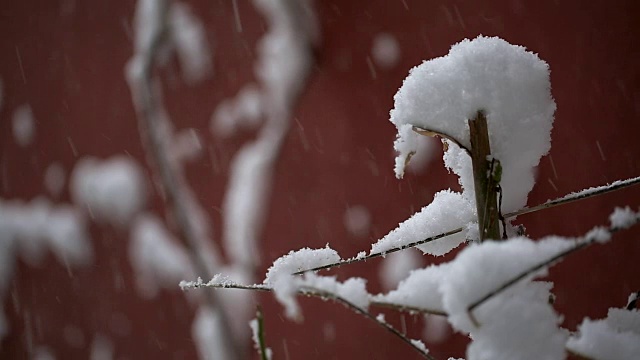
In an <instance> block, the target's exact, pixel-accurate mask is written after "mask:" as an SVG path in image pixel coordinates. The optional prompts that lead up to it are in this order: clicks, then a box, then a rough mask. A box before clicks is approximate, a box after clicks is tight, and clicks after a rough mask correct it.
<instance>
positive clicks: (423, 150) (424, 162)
mask: <svg viewBox="0 0 640 360" xmlns="http://www.w3.org/2000/svg"><path fill="white" fill-rule="evenodd" d="M440 145H441V144H440V141H439V140H437V139H434V138H431V137H428V136H421V137H419V138H418V139H416V153H415V154H413V156H412V157H411V162H409V165H408V168H407V170H409V172H410V173H412V174H417V175H422V174H426V173H427V171H428V169H429V165H430V164H431V162H432V161H433V160H434V159H435V157H436V154H437V152H438V148H439V146H440Z"/></svg>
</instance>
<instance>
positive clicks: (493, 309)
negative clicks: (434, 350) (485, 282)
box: [467, 275, 567, 360]
mask: <svg viewBox="0 0 640 360" xmlns="http://www.w3.org/2000/svg"><path fill="white" fill-rule="evenodd" d="M488 276H490V275H488ZM550 288H551V284H550V283H540V282H532V283H526V284H524V285H523V286H520V287H519V289H518V290H517V291H513V292H511V294H509V295H508V296H501V295H499V296H497V298H494V299H493V300H491V301H490V303H488V304H487V305H485V306H486V307H485V308H484V310H483V311H480V312H481V313H482V312H484V311H486V312H485V314H486V316H483V320H480V323H481V326H480V327H479V328H477V329H476V330H474V331H472V332H471V335H470V336H471V337H472V338H473V342H472V343H471V344H470V345H469V346H468V348H467V359H468V360H490V359H491V360H511V359H520V360H534V359H564V358H565V357H566V354H565V348H564V345H565V341H566V338H567V333H566V332H565V331H564V330H562V329H559V325H560V323H561V320H562V319H561V317H560V316H559V315H557V314H556V313H555V312H554V310H553V308H552V307H551V305H549V294H550V293H549V290H550ZM476 313H478V311H476Z"/></svg>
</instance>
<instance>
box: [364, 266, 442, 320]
mask: <svg viewBox="0 0 640 360" xmlns="http://www.w3.org/2000/svg"><path fill="white" fill-rule="evenodd" d="M449 267H450V265H449V264H442V265H431V266H428V267H426V268H423V269H417V270H413V271H411V273H410V274H409V276H408V277H407V278H405V279H404V280H402V281H401V282H400V284H398V287H397V289H396V290H392V291H390V292H389V293H387V294H385V295H376V296H375V297H374V300H375V301H384V302H390V303H394V304H397V305H400V306H406V307H411V308H419V309H425V310H429V311H433V312H439V313H444V312H445V309H444V305H443V303H442V294H441V292H440V285H441V283H442V282H443V281H445V278H446V276H447V273H448V271H449Z"/></svg>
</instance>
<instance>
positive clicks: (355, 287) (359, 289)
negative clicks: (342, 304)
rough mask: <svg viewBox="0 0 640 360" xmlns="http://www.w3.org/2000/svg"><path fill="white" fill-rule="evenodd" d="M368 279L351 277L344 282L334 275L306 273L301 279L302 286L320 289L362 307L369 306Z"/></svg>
mask: <svg viewBox="0 0 640 360" xmlns="http://www.w3.org/2000/svg"><path fill="white" fill-rule="evenodd" d="M366 286H367V281H366V280H365V279H362V278H349V279H347V280H345V281H344V282H340V281H337V280H336V278H335V277H333V276H317V275H315V274H305V275H304V279H303V280H302V281H300V287H302V288H311V289H313V290H320V291H324V292H327V293H329V294H332V295H335V296H338V297H339V298H341V299H344V300H347V301H348V302H350V303H351V304H353V305H355V306H357V307H358V308H360V309H363V310H366V309H367V308H368V307H369V293H368V292H367V288H366Z"/></svg>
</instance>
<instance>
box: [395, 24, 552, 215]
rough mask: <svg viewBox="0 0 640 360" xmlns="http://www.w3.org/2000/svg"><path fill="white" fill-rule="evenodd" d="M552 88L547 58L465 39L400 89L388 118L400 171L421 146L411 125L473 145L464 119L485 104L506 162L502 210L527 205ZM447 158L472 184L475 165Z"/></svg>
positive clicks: (545, 135)
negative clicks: (460, 164) (395, 132)
mask: <svg viewBox="0 0 640 360" xmlns="http://www.w3.org/2000/svg"><path fill="white" fill-rule="evenodd" d="M550 89H551V85H550V81H549V66H548V65H547V63H545V62H544V61H542V60H540V58H539V57H538V56H537V55H536V54H533V53H531V52H528V51H526V49H525V48H524V47H521V46H516V45H511V44H509V43H508V42H506V41H504V40H502V39H500V38H496V37H484V36H479V37H478V38H476V39H473V40H467V39H465V40H463V41H461V42H460V43H458V44H456V45H454V46H453V47H451V50H450V51H449V54H448V55H446V56H443V57H439V58H435V59H432V60H429V61H426V62H424V63H422V64H421V65H418V66H416V67H415V68H413V69H411V71H410V73H409V76H408V77H407V78H406V79H405V80H404V83H403V84H402V87H401V88H400V90H399V91H398V93H397V94H396V95H395V97H394V100H395V107H394V109H393V110H392V111H391V122H392V123H393V124H394V125H396V127H397V128H398V139H397V140H396V142H395V149H396V151H398V153H399V155H398V157H397V158H396V176H397V177H399V178H401V177H402V176H403V174H404V167H405V164H406V162H407V157H408V156H410V155H411V154H412V153H414V152H415V151H416V147H417V137H418V136H420V135H418V134H416V133H414V132H413V131H412V130H411V129H412V127H413V126H418V127H421V128H424V129H429V130H433V131H437V132H439V133H444V134H447V135H449V136H451V137H454V138H455V139H457V140H458V141H459V142H460V143H461V144H462V145H464V146H466V147H469V146H470V140H469V128H468V123H467V120H468V119H473V118H474V117H475V116H476V114H477V112H478V111H480V110H482V111H484V112H485V114H486V117H487V122H488V126H489V139H490V143H491V151H492V155H493V156H494V157H495V158H497V159H498V160H500V161H501V163H502V168H503V175H502V181H501V185H502V189H503V192H504V202H503V210H504V211H512V210H516V209H518V208H520V207H522V206H524V205H525V204H526V199H527V194H528V193H529V191H530V190H531V188H532V187H533V184H534V176H533V168H534V167H535V166H537V165H538V163H539V161H540V158H541V157H542V156H543V155H544V154H546V153H547V152H548V151H549V148H550V146H551V137H550V133H551V128H552V125H553V114H554V112H555V109H556V105H555V102H554V100H553V98H552V97H551V92H550ZM456 151H457V152H460V151H461V150H460V149H459V148H457V147H449V150H448V152H456ZM464 156H466V154H465V155H464ZM446 157H447V156H446V155H445V163H446V165H447V166H448V167H449V168H451V169H452V170H454V172H456V173H457V174H458V175H460V176H461V177H462V178H461V180H460V182H461V184H462V185H463V187H464V188H465V189H466V190H471V189H472V188H473V180H472V179H471V172H470V171H463V172H459V171H457V168H458V167H457V166H455V164H451V163H447V159H446ZM449 157H450V158H452V157H453V158H455V156H451V154H449ZM469 164H470V161H469ZM462 169H463V170H466V169H470V166H463V167H462Z"/></svg>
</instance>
